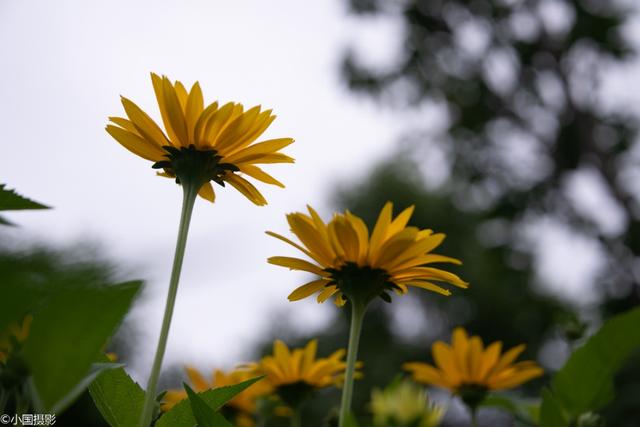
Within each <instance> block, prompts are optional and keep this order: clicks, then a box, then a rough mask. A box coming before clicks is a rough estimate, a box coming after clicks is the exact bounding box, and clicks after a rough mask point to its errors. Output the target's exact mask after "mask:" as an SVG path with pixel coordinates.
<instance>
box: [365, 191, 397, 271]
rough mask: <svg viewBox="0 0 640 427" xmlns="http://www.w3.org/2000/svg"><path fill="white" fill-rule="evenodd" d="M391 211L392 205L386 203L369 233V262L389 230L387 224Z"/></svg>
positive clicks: (375, 254) (389, 220) (389, 222)
mask: <svg viewBox="0 0 640 427" xmlns="http://www.w3.org/2000/svg"><path fill="white" fill-rule="evenodd" d="M392 210H393V204H392V203H391V202H387V203H385V205H384V207H383V208H382V210H381V211H380V215H378V220H377V221H376V225H375V226H374V227H373V232H372V233H371V242H370V243H369V260H371V259H372V258H373V257H374V256H376V257H377V251H378V248H379V247H380V246H381V245H382V243H383V242H384V239H385V238H386V236H387V229H388V228H389V224H391V214H392Z"/></svg>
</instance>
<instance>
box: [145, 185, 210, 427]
mask: <svg viewBox="0 0 640 427" xmlns="http://www.w3.org/2000/svg"><path fill="white" fill-rule="evenodd" d="M182 188H183V199H182V213H181V214H180V226H179V228H178V239H177V242H176V251H175V255H174V257H173V269H172V270H171V280H170V281H169V292H168V293H167V302H166V305H165V308H164V317H163V318H162V327H161V328H160V338H159V339H158V347H157V348H156V355H155V357H154V359H153V367H152V368H151V375H150V376H149V383H148V385H147V392H146V396H145V401H144V407H143V409H142V414H141V416H140V423H139V427H149V425H150V424H151V418H152V417H153V413H154V409H155V404H156V388H157V386H158V378H159V376H160V369H161V368H162V359H163V358H164V353H165V350H166V348H167V338H168V337H169V328H170V327H171V317H172V316H173V308H174V306H175V303H176V295H177V294H178V282H179V281H180V271H181V270H182V260H183V259H184V250H185V247H186V245H187V234H188V233H189V223H190V222H191V213H192V212H193V205H194V204H195V201H196V196H197V195H198V189H199V187H198V186H197V185H194V184H190V183H186V182H185V183H184V184H183V187H182Z"/></svg>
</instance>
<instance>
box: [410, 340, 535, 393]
mask: <svg viewBox="0 0 640 427" xmlns="http://www.w3.org/2000/svg"><path fill="white" fill-rule="evenodd" d="M524 349H525V345H524V344H521V345H519V346H516V347H514V348H512V349H510V350H509V351H507V352H506V353H504V354H502V343H501V342H500V341H497V342H494V343H492V344H491V345H489V346H488V347H487V348H486V349H484V348H483V343H482V339H481V338H480V337H478V336H473V337H471V338H469V336H468V335H467V332H466V331H465V330H464V329H463V328H456V329H455V330H454V331H453V338H452V345H451V346H449V345H447V344H445V343H444V342H442V341H437V342H436V343H434V344H433V346H432V347H431V351H432V354H433V359H434V361H435V365H436V367H434V366H431V365H429V364H427V363H420V362H411V363H406V364H405V365H404V369H406V370H407V371H409V372H412V373H413V378H414V379H415V380H416V381H418V382H421V383H424V384H433V385H435V386H438V387H442V388H445V389H448V390H450V391H451V392H453V393H456V394H459V395H460V396H461V397H462V398H463V400H465V399H466V401H468V402H467V403H469V402H471V403H479V402H475V401H476V400H478V399H480V398H481V397H484V394H485V393H486V392H487V391H489V390H503V389H509V388H514V387H517V386H519V385H521V384H523V383H525V382H527V381H529V380H531V379H533V378H536V377H539V376H541V375H542V373H543V370H542V368H541V367H539V366H538V365H537V364H536V363H535V362H533V361H523V362H518V363H513V362H514V361H515V360H516V358H517V357H518V356H519V355H520V353H522V352H523V351H524Z"/></svg>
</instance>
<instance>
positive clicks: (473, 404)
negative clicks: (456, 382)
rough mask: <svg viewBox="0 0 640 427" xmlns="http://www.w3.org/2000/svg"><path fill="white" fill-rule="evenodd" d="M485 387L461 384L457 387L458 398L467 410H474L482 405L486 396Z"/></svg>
mask: <svg viewBox="0 0 640 427" xmlns="http://www.w3.org/2000/svg"><path fill="white" fill-rule="evenodd" d="M487 391H488V389H487V387H486V386H484V385H480V384H463V385H461V386H460V387H458V391H457V393H458V396H460V398H461V399H462V401H463V402H464V403H465V405H467V406H468V407H469V408H471V409H474V410H475V408H477V407H478V405H480V403H482V401H483V400H484V398H485V397H486V396H487Z"/></svg>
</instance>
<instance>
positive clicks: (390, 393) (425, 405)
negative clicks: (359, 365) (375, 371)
mask: <svg viewBox="0 0 640 427" xmlns="http://www.w3.org/2000/svg"><path fill="white" fill-rule="evenodd" d="M371 412H372V413H373V423H374V425H375V426H379V427H435V426H437V425H439V424H440V420H442V417H443V416H444V413H445V408H444V407H442V406H439V405H436V404H434V403H433V402H430V401H429V396H428V395H427V392H426V390H425V389H424V388H422V387H420V386H418V385H416V384H415V383H413V382H412V381H409V380H402V381H394V382H393V383H392V384H390V385H389V386H388V387H387V388H385V389H384V390H380V389H374V390H373V392H372V393H371Z"/></svg>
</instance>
